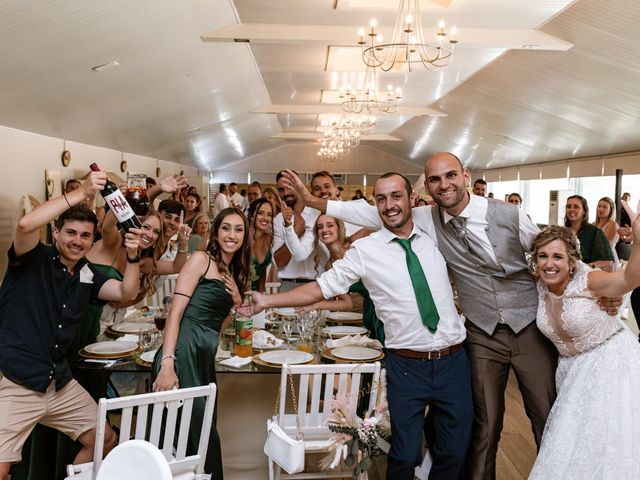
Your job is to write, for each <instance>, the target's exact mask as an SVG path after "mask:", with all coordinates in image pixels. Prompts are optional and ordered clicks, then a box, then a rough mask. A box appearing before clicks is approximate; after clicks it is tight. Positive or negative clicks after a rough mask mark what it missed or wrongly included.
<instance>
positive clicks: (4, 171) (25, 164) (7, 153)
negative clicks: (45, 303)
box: [0, 126, 206, 275]
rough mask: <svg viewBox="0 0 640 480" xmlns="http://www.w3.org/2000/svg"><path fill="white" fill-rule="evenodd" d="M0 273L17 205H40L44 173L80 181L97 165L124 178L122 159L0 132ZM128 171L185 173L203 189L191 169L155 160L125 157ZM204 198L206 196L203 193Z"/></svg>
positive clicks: (87, 148) (9, 131)
mask: <svg viewBox="0 0 640 480" xmlns="http://www.w3.org/2000/svg"><path fill="white" fill-rule="evenodd" d="M0 146H2V149H1V151H0V178H1V179H2V188H1V189H0V272H2V275H4V271H5V269H6V266H7V256H6V251H7V250H8V248H9V246H10V245H11V241H12V238H13V234H14V229H15V224H16V222H17V219H18V214H19V211H18V210H19V203H20V199H21V197H22V196H23V195H32V196H34V197H35V198H36V199H38V201H40V202H44V200H45V198H46V193H45V176H44V175H45V170H53V171H58V172H60V177H61V180H62V181H63V182H64V181H65V180H67V179H69V178H80V177H81V176H83V175H84V174H85V173H87V172H88V171H89V165H90V164H91V163H93V162H96V163H97V164H98V165H99V166H100V168H102V169H103V170H111V171H114V172H116V173H117V174H118V175H120V176H122V177H123V178H126V173H122V172H120V161H121V157H122V155H123V154H122V153H121V152H119V151H115V150H110V149H107V148H101V147H95V146H92V145H85V144H81V143H76V142H71V141H67V142H66V143H65V142H64V141H63V140H62V139H59V138H53V137H46V136H43V135H37V134H34V133H30V132H25V131H21V130H15V129H12V128H6V127H1V126H0ZM65 148H66V149H67V150H69V151H70V152H71V163H70V164H69V166H68V167H64V166H63V165H62V162H61V160H60V156H61V154H62V151H63V150H64V149H65ZM124 160H126V162H127V165H128V171H129V172H132V173H146V174H147V175H148V176H150V177H154V178H155V172H156V167H157V166H159V167H160V169H161V170H162V172H161V174H162V176H163V177H165V176H168V175H171V174H174V173H179V172H180V171H181V170H184V173H185V175H186V176H187V181H188V182H189V184H190V185H196V186H198V188H199V190H200V189H201V188H202V187H201V186H202V176H201V173H202V172H200V174H199V172H198V170H197V169H196V168H194V167H187V166H181V165H180V164H177V163H173V162H167V161H163V160H156V159H154V158H149V157H143V156H140V155H135V154H129V153H126V152H125V153H124ZM203 192H206V190H203Z"/></svg>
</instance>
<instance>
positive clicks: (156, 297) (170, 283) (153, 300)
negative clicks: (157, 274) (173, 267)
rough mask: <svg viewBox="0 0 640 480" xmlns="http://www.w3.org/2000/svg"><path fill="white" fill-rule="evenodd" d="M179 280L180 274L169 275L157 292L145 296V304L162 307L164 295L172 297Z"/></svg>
mask: <svg viewBox="0 0 640 480" xmlns="http://www.w3.org/2000/svg"><path fill="white" fill-rule="evenodd" d="M177 280H178V274H177V273H175V274H172V275H167V276H166V278H165V280H164V282H163V283H162V285H160V286H159V287H158V288H157V289H156V291H155V292H153V294H151V295H147V297H146V298H145V302H144V303H145V305H146V306H148V307H150V306H153V307H161V306H162V299H163V298H164V297H171V296H172V295H173V292H174V290H175V289H176V281H177Z"/></svg>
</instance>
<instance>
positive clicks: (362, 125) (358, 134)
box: [318, 116, 376, 160]
mask: <svg viewBox="0 0 640 480" xmlns="http://www.w3.org/2000/svg"><path fill="white" fill-rule="evenodd" d="M375 124H376V119H375V117H370V116H369V117H367V116H364V117H359V116H353V117H342V118H340V120H332V121H331V125H330V127H329V129H328V130H326V131H325V133H324V137H322V139H320V149H319V150H318V156H319V157H322V158H323V159H327V160H337V159H338V157H340V156H342V155H344V154H346V153H349V151H350V150H351V149H352V148H355V147H357V146H358V145H360V139H361V138H362V136H363V135H370V134H372V133H373V130H374V128H375Z"/></svg>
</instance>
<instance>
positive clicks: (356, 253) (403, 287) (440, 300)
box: [317, 225, 466, 352]
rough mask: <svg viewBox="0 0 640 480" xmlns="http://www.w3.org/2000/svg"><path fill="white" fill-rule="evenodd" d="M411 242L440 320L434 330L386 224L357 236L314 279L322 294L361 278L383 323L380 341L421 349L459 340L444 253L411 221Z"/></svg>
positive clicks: (336, 292) (463, 333)
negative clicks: (424, 318) (427, 323)
mask: <svg viewBox="0 0 640 480" xmlns="http://www.w3.org/2000/svg"><path fill="white" fill-rule="evenodd" d="M414 234H415V238H414V239H413V240H412V242H411V248H412V249H413V251H414V252H415V253H416V255H417V256H418V258H419V260H420V264H421V265H422V269H423V270H424V274H425V277H426V278H427V282H428V283H429V289H430V290H431V295H432V296H433V299H434V302H435V304H436V308H437V309H438V314H439V315H440V320H439V322H438V328H437V330H436V332H435V333H431V332H430V331H429V329H428V328H427V327H426V326H424V324H423V323H422V319H421V317H420V311H419V310H418V304H417V301H416V296H415V293H414V290H413V284H412V283H411V277H410V275H409V270H408V268H407V262H406V253H405V250H404V249H403V248H402V246H401V245H399V244H398V243H396V242H395V241H393V239H394V238H396V235H394V234H393V233H391V232H390V231H389V230H387V229H386V228H383V229H381V230H380V231H378V232H375V233H373V234H371V235H369V236H368V237H366V238H363V239H361V240H357V241H356V242H354V243H353V245H352V247H351V248H350V249H349V250H347V252H346V253H345V256H344V258H343V259H341V260H338V261H336V262H334V263H333V267H332V268H331V269H330V270H328V271H327V272H325V273H324V274H322V275H321V276H320V277H319V278H318V279H317V282H318V284H319V285H320V289H321V290H322V294H323V295H324V298H327V299H328V298H333V297H335V296H337V295H340V294H343V293H346V292H347V291H348V290H349V287H350V286H351V285H352V284H354V283H356V282H357V281H358V280H362V283H363V284H364V286H365V287H366V288H367V290H368V291H369V295H370V296H371V299H372V300H373V303H374V305H375V309H376V314H377V316H378V318H379V319H380V320H381V321H382V322H383V323H384V332H385V346H386V347H388V348H408V349H411V350H415V351H420V352H429V351H434V350H441V349H443V348H446V347H449V346H451V345H456V344H458V343H461V342H462V341H464V339H465V336H466V331H465V328H464V325H463V322H462V319H461V317H460V315H458V312H457V310H456V307H455V304H454V302H453V291H452V289H451V284H450V282H449V277H448V275H447V266H446V263H445V261H444V258H443V257H442V255H441V254H440V252H439V251H438V249H437V247H436V245H435V243H434V241H433V240H432V239H431V238H430V237H429V235H426V234H425V233H424V232H423V231H422V230H421V229H419V228H417V227H416V226H415V225H414V228H413V230H412V232H411V235H414Z"/></svg>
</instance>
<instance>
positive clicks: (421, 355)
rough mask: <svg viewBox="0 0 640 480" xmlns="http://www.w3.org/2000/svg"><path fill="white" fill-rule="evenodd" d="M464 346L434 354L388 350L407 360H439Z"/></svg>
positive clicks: (400, 349) (406, 350)
mask: <svg viewBox="0 0 640 480" xmlns="http://www.w3.org/2000/svg"><path fill="white" fill-rule="evenodd" d="M463 347H464V346H463V344H462V343H459V344H457V345H451V346H450V347H447V348H443V349H442V350H436V351H433V352H417V351H415V350H409V349H407V348H388V349H387V351H389V352H393V353H395V354H396V355H400V356H401V357H407V358H417V359H420V360H439V359H440V358H442V357H446V356H447V355H451V354H452V353H456V352H459V351H460V350H462V349H463Z"/></svg>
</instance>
